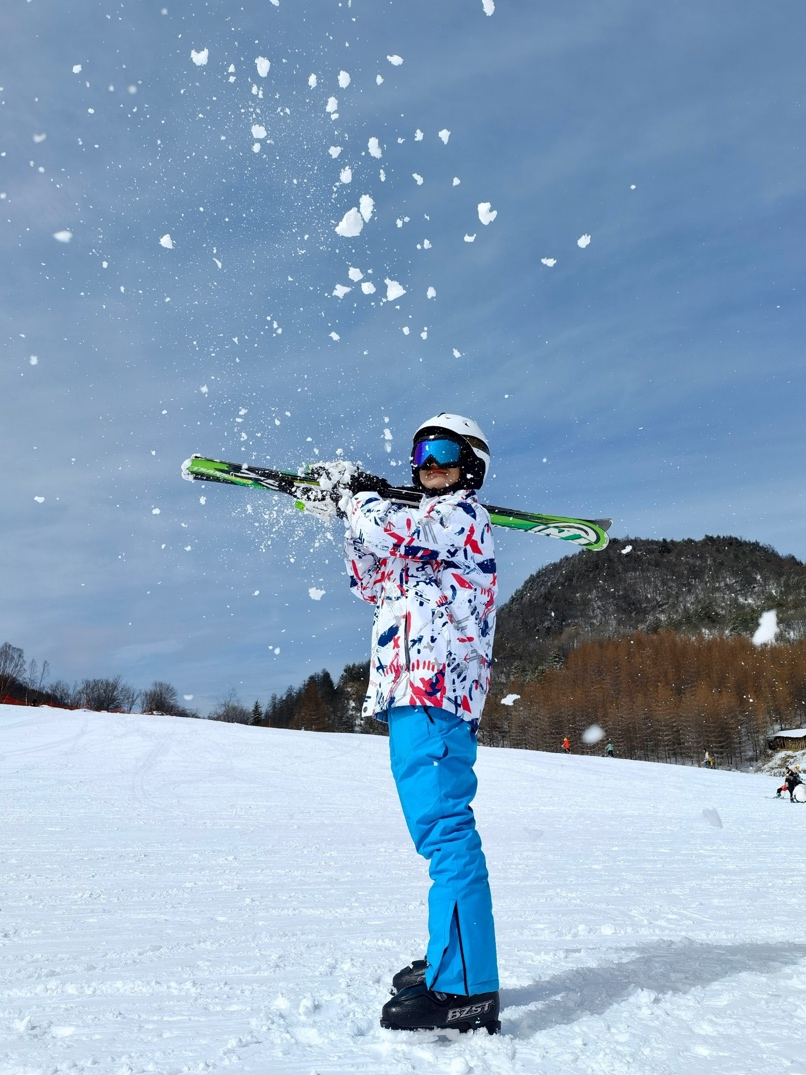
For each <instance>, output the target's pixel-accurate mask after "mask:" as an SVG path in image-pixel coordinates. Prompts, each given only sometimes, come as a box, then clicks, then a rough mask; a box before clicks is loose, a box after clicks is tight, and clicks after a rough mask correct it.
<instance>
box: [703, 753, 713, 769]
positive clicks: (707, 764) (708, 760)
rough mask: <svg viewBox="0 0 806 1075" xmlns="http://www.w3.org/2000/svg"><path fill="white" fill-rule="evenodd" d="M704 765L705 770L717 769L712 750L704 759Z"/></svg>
mask: <svg viewBox="0 0 806 1075" xmlns="http://www.w3.org/2000/svg"><path fill="white" fill-rule="evenodd" d="M702 764H703V768H704V769H714V768H715V765H714V759H713V757H712V755H711V752H710V750H706V752H705V757H704V758H703V759H702Z"/></svg>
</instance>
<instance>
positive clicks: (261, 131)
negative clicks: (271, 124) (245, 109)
mask: <svg viewBox="0 0 806 1075" xmlns="http://www.w3.org/2000/svg"><path fill="white" fill-rule="evenodd" d="M252 137H253V138H265V137H266V128H265V127H262V126H261V125H260V124H259V123H255V124H253V125H252Z"/></svg>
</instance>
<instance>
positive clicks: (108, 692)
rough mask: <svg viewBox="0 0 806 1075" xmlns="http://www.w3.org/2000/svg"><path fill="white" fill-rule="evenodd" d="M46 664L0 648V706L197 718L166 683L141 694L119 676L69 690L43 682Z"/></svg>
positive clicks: (16, 648)
mask: <svg viewBox="0 0 806 1075" xmlns="http://www.w3.org/2000/svg"><path fill="white" fill-rule="evenodd" d="M49 671H50V669H49V667H48V662H47V661H43V662H42V664H41V665H40V664H39V663H38V662H37V661H36V659H35V658H31V660H30V661H26V659H25V652H24V650H22V649H20V647H19V646H12V644H11V643H10V642H4V643H3V645H2V646H0V702H3V701H8V702H19V703H22V704H23V705H53V706H59V707H61V708H63V709H92V710H94V711H96V712H98V713H131V712H132V711H133V710H134V709H137V710H138V712H141V713H164V714H169V715H171V716H175V717H198V716H199V714H198V713H197V712H196V711H195V710H193V709H188V708H187V707H186V706H183V705H182V704H181V703H180V701H179V694H178V692H177V690H176V688H175V687H173V686H172V685H171V684H170V683H164V682H163V681H161V680H155V681H154V682H153V683H152V684H151V686H150V687H147V688H146V689H145V690H138V689H137V688H136V687H133V686H132V685H131V684H130V683H126V682H125V680H124V679H123V678H122V676H112V677H103V678H96V679H82V680H79V681H78V682H77V683H74V684H73V685H72V686H71V685H70V684H69V683H65V682H64V681H63V680H54V681H53V682H47V677H48V673H49Z"/></svg>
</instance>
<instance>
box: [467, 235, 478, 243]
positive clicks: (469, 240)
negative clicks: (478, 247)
mask: <svg viewBox="0 0 806 1075" xmlns="http://www.w3.org/2000/svg"><path fill="white" fill-rule="evenodd" d="M475 241H476V236H475V235H466V236H465V242H466V243H475Z"/></svg>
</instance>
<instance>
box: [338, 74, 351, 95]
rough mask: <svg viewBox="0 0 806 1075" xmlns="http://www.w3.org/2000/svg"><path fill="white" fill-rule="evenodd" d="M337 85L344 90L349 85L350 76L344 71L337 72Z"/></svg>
mask: <svg viewBox="0 0 806 1075" xmlns="http://www.w3.org/2000/svg"><path fill="white" fill-rule="evenodd" d="M339 85H340V86H341V88H342V89H343V90H346V89H347V87H348V86H349V85H350V76H349V75H348V73H347V72H346V71H339Z"/></svg>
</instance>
